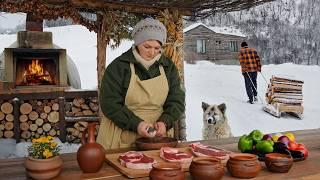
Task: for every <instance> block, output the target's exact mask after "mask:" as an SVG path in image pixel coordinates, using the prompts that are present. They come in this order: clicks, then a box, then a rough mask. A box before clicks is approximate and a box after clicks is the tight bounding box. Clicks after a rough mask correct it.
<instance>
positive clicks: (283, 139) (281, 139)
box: [278, 136, 290, 147]
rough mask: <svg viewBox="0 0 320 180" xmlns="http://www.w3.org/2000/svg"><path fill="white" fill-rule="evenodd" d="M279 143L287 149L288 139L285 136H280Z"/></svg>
mask: <svg viewBox="0 0 320 180" xmlns="http://www.w3.org/2000/svg"><path fill="white" fill-rule="evenodd" d="M278 141H279V142H282V143H283V144H285V145H286V146H287V147H288V145H289V143H290V139H289V138H288V137H287V136H281V137H279V139H278Z"/></svg>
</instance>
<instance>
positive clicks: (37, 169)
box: [25, 156, 63, 180]
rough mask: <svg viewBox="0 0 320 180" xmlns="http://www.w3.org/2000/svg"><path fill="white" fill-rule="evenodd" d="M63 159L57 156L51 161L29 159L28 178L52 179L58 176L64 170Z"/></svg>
mask: <svg viewBox="0 0 320 180" xmlns="http://www.w3.org/2000/svg"><path fill="white" fill-rule="evenodd" d="M62 164H63V162H62V159H61V157H60V156H55V157H52V158H49V159H35V158H33V157H27V158H26V161H25V168H26V173H27V176H28V177H31V178H33V179H40V180H42V179H52V178H54V177H56V176H58V175H59V174H60V172H61V169H62Z"/></svg>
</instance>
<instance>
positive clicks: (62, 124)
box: [58, 97, 67, 143]
mask: <svg viewBox="0 0 320 180" xmlns="http://www.w3.org/2000/svg"><path fill="white" fill-rule="evenodd" d="M58 99H59V119H60V120H59V129H60V135H59V138H60V141H61V142H63V143H64V142H66V137H67V132H66V121H65V110H64V102H65V99H64V97H59V98H58Z"/></svg>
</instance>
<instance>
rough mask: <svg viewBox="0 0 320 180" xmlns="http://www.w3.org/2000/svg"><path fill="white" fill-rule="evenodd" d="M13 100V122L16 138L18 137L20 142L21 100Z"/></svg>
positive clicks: (17, 140) (17, 141)
mask: <svg viewBox="0 0 320 180" xmlns="http://www.w3.org/2000/svg"><path fill="white" fill-rule="evenodd" d="M12 102H13V116H14V119H13V124H14V129H13V132H14V138H15V139H16V143H19V142H20V122H19V116H20V112H19V110H20V100H19V98H14V99H13V100H12Z"/></svg>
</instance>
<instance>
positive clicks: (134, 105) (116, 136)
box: [97, 63, 173, 149]
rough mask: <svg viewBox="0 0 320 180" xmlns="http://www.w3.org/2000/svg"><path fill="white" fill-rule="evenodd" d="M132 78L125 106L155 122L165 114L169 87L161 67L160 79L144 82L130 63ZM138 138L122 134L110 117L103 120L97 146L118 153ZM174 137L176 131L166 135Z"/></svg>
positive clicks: (146, 120) (129, 133)
mask: <svg viewBox="0 0 320 180" xmlns="http://www.w3.org/2000/svg"><path fill="white" fill-rule="evenodd" d="M130 69H131V78H130V83H129V87H128V91H127V95H126V99H125V105H126V106H127V107H128V109H130V110H131V111H132V112H133V113H134V114H135V115H136V116H138V117H140V118H141V119H143V120H144V121H145V122H148V123H152V124H153V123H154V122H156V121H157V120H158V119H159V117H160V116H161V114H162V112H163V104H164V102H165V100H166V98H167V95H168V92H169V87H168V81H167V77H166V74H165V72H164V69H163V67H162V66H161V65H160V67H159V69H160V75H159V76H157V77H155V78H152V79H148V80H144V81H141V80H140V79H139V77H138V76H137V75H136V73H135V69H134V65H133V64H132V63H130ZM138 136H139V135H138V134H137V133H135V132H133V131H128V130H123V129H121V128H119V127H118V126H117V125H115V124H114V123H113V122H112V121H111V120H109V119H108V118H107V117H103V118H102V119H101V124H100V128H99V133H98V137H97V142H98V143H100V144H101V145H102V146H103V147H104V148H105V149H116V148H125V147H132V146H134V142H135V140H136V138H138ZM167 136H170V137H173V129H171V130H170V131H169V132H167Z"/></svg>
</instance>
